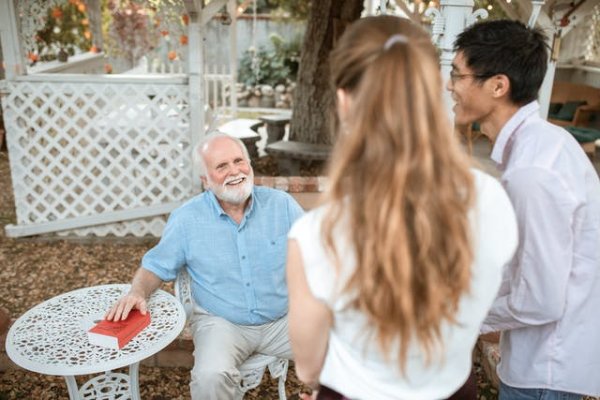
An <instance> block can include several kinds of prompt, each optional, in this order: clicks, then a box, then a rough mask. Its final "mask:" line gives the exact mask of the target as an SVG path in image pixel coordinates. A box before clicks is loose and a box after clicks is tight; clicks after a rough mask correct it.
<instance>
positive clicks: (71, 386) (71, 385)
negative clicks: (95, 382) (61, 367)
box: [65, 376, 79, 400]
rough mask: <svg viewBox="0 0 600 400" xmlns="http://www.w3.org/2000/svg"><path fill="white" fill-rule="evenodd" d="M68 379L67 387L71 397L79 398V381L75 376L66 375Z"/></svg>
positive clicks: (72, 398)
mask: <svg viewBox="0 0 600 400" xmlns="http://www.w3.org/2000/svg"><path fill="white" fill-rule="evenodd" d="M65 381H67V389H68V390H69V399H71V400H79V389H78V388H77V381H76V380H75V377H74V376H65Z"/></svg>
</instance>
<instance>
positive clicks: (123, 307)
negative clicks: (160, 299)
mask: <svg viewBox="0 0 600 400" xmlns="http://www.w3.org/2000/svg"><path fill="white" fill-rule="evenodd" d="M134 308H137V309H138V310H140V312H141V313H142V314H143V315H146V311H147V310H148V303H147V302H146V298H145V297H144V296H143V295H140V294H139V293H136V292H134V291H131V292H129V293H127V294H126V295H125V296H123V297H121V298H120V299H119V301H117V302H116V303H115V304H114V305H113V306H112V308H111V309H110V310H108V312H107V313H106V315H105V316H104V318H105V319H107V320H109V321H119V320H124V319H127V316H128V315H129V312H130V311H131V310H133V309H134Z"/></svg>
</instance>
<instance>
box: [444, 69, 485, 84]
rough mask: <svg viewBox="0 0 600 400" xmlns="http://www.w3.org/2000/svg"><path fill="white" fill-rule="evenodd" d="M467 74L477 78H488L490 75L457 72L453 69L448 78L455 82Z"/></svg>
mask: <svg viewBox="0 0 600 400" xmlns="http://www.w3.org/2000/svg"><path fill="white" fill-rule="evenodd" d="M467 76H472V77H474V78H479V79H486V78H489V77H490V76H491V75H485V74H458V73H456V72H455V71H450V80H451V81H452V83H453V84H454V83H456V82H457V81H460V80H461V79H463V78H466V77H467Z"/></svg>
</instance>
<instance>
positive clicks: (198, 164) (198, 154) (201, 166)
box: [192, 131, 250, 176]
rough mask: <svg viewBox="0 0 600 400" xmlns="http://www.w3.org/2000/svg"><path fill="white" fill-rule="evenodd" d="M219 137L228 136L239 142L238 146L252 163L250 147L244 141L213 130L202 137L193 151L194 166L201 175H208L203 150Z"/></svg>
mask: <svg viewBox="0 0 600 400" xmlns="http://www.w3.org/2000/svg"><path fill="white" fill-rule="evenodd" d="M218 138H228V139H230V140H232V141H234V142H235V143H237V144H238V146H240V148H241V149H242V153H243V154H244V157H245V158H246V160H247V161H248V163H250V154H248V149H247V148H246V145H245V144H244V142H242V141H241V140H240V139H238V138H236V137H234V136H230V135H228V134H226V133H223V132H219V131H213V132H210V133H208V134H207V135H206V136H204V137H203V138H202V139H200V142H198V144H197V145H196V147H194V151H193V152H192V166H193V167H194V170H197V171H198V173H199V175H200V176H206V163H205V162H204V155H203V154H202V150H203V149H204V146H206V145H207V144H209V143H210V142H212V141H213V140H214V139H218Z"/></svg>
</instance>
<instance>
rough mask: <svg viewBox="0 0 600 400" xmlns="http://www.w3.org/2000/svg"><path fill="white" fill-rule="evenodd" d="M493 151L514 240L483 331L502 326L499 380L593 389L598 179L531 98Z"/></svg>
mask: <svg viewBox="0 0 600 400" xmlns="http://www.w3.org/2000/svg"><path fill="white" fill-rule="evenodd" d="M492 159H493V160H494V161H495V162H496V163H497V164H498V165H499V168H500V169H501V170H502V178H501V180H502V184H503V186H504V188H505V189H506V191H507V192H508V195H509V197H510V199H511V201H512V204H513V207H514V209H515V212H516V215H517V221H518V225H519V247H518V249H517V252H516V254H515V257H514V259H513V260H512V261H511V263H509V265H508V266H507V267H506V269H505V274H504V278H503V282H502V286H501V288H500V292H499V294H498V297H497V299H496V300H495V301H494V304H493V306H492V309H491V310H490V313H489V315H488V316H487V318H486V320H485V322H484V325H483V327H482V332H483V333H487V332H492V331H504V332H503V334H502V338H501V341H500V352H501V357H502V360H501V362H500V364H499V366H498V374H499V376H500V379H501V380H502V381H503V382H504V383H505V384H507V385H510V386H515V387H521V388H549V389H554V390H561V391H567V392H573V393H581V394H588V395H593V396H598V395H600V181H599V180H598V175H597V173H596V171H595V170H594V168H593V166H592V164H591V163H590V161H589V159H588V158H587V156H586V155H585V153H584V152H583V150H582V148H581V147H580V146H579V144H578V143H577V142H576V141H575V139H573V137H572V136H571V135H570V134H569V133H568V132H567V131H565V130H564V129H562V128H560V127H558V126H555V125H552V124H550V123H548V122H547V121H545V120H543V119H542V118H541V117H540V116H539V105H538V103H537V102H532V103H529V104H527V105H526V106H524V107H522V108H521V109H519V111H518V112H517V113H516V114H515V115H514V116H513V117H512V118H511V119H510V120H509V121H508V122H507V123H506V125H505V126H504V127H503V128H502V130H501V131H500V133H499V135H498V138H497V140H496V143H495V145H494V149H493V151H492Z"/></svg>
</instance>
